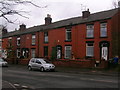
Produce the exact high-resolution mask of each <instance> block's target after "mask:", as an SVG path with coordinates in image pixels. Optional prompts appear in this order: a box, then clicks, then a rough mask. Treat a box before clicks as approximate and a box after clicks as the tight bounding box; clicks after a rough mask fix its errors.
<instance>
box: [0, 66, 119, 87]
mask: <svg viewBox="0 0 120 90" xmlns="http://www.w3.org/2000/svg"><path fill="white" fill-rule="evenodd" d="M2 72H3V73H2V74H3V80H4V81H7V82H10V83H12V84H13V85H14V86H16V87H17V86H21V87H29V88H31V89H35V88H118V75H112V76H111V75H110V76H105V75H92V74H84V73H83V74H79V73H77V74H75V73H66V72H60V71H59V70H57V71H56V72H40V71H38V70H34V71H28V69H27V67H26V66H19V67H17V66H10V67H8V68H3V70H2Z"/></svg>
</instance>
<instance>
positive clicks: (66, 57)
mask: <svg viewBox="0 0 120 90" xmlns="http://www.w3.org/2000/svg"><path fill="white" fill-rule="evenodd" d="M67 48H70V49H69V51H70V57H68V56H67ZM71 53H72V46H65V59H71V57H72V55H71Z"/></svg>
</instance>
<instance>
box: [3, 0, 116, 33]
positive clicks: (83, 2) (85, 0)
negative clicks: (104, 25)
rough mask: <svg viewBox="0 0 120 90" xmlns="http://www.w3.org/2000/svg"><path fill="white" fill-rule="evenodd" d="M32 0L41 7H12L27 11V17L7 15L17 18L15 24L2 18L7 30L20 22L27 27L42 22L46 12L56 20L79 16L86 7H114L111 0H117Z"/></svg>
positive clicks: (100, 9)
mask: <svg viewBox="0 0 120 90" xmlns="http://www.w3.org/2000/svg"><path fill="white" fill-rule="evenodd" d="M32 1H33V3H35V4H37V5H39V6H41V7H43V8H37V7H35V6H32V5H30V4H29V5H21V6H17V7H14V8H15V9H20V10H24V11H28V12H29V13H26V14H25V16H27V17H28V18H29V19H27V18H23V17H19V16H16V15H14V16H9V18H10V19H12V20H16V19H17V21H16V22H15V24H8V23H6V22H5V21H4V20H3V22H2V23H3V24H5V25H7V28H8V31H14V30H15V28H16V29H18V28H19V25H20V24H22V23H24V24H26V26H27V28H28V27H32V26H37V25H41V24H44V18H45V17H46V15H47V14H50V15H51V17H52V22H56V21H59V20H63V19H68V18H72V17H77V16H81V15H82V11H83V10H87V9H88V8H89V10H90V12H91V13H96V12H100V11H104V10H109V9H112V8H114V6H113V1H117V0H32ZM45 6H47V7H45ZM44 7H45V8H44Z"/></svg>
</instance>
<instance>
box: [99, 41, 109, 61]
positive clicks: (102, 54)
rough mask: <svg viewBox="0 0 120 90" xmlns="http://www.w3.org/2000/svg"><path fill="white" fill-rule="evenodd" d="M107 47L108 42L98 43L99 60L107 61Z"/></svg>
mask: <svg viewBox="0 0 120 90" xmlns="http://www.w3.org/2000/svg"><path fill="white" fill-rule="evenodd" d="M109 46H110V44H109V42H108V41H101V42H100V57H101V59H104V60H108V57H109Z"/></svg>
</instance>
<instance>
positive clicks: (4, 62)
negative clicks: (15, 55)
mask: <svg viewBox="0 0 120 90" xmlns="http://www.w3.org/2000/svg"><path fill="white" fill-rule="evenodd" d="M1 66H2V67H8V63H7V62H6V61H5V60H4V59H3V58H0V67H1Z"/></svg>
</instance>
